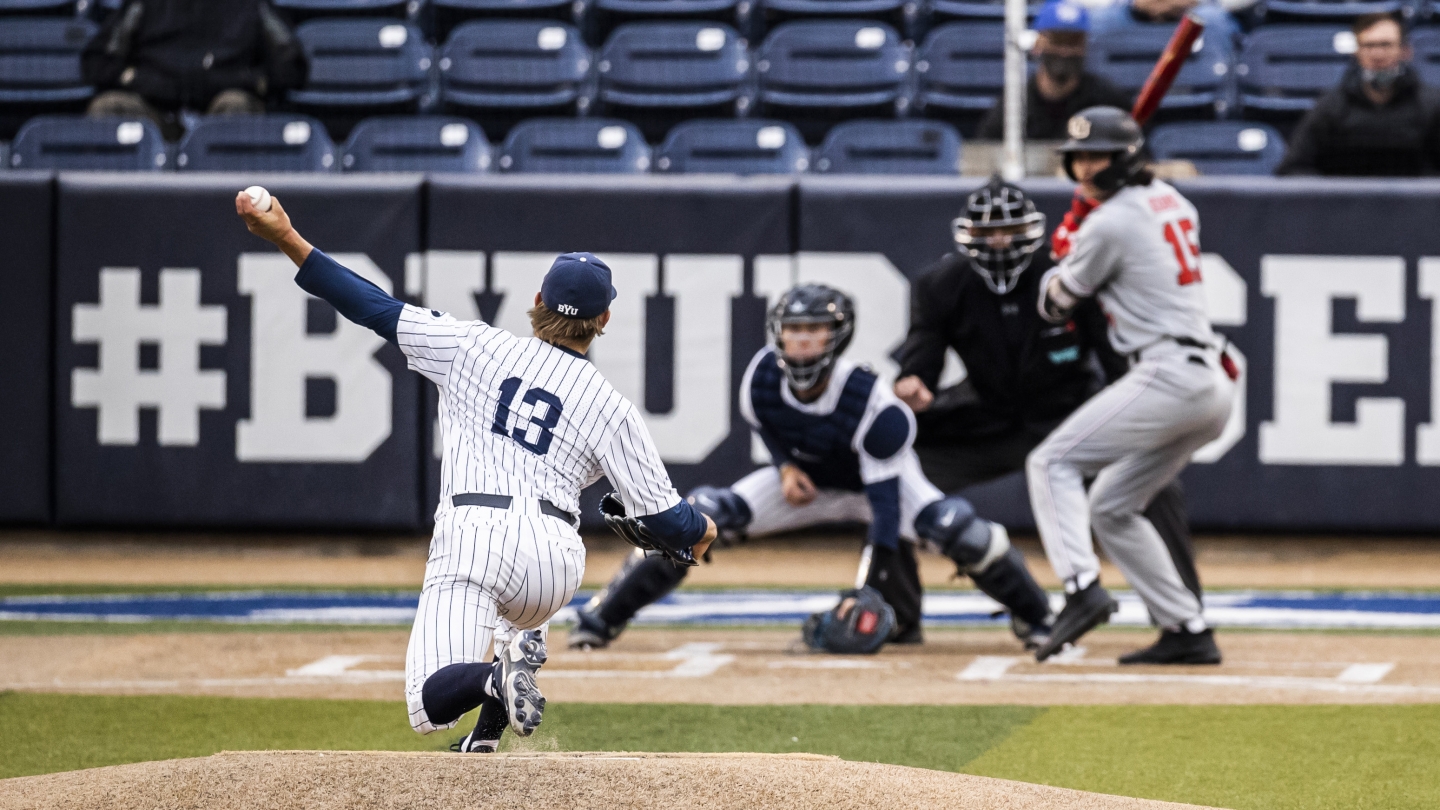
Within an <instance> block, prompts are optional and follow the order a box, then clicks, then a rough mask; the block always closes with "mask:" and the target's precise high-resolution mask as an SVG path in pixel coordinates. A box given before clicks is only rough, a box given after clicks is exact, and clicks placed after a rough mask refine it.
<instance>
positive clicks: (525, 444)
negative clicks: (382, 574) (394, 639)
mask: <svg viewBox="0 0 1440 810" xmlns="http://www.w3.org/2000/svg"><path fill="white" fill-rule="evenodd" d="M272 200H273V198H272ZM235 208H236V211H237V212H238V213H239V214H240V216H241V217H243V218H244V220H245V225H246V226H247V227H248V228H249V229H250V232H251V233H254V234H255V235H257V236H260V237H262V238H264V239H267V240H269V241H270V242H272V243H274V244H275V246H276V247H278V248H280V250H281V251H282V252H283V253H284V254H285V255H286V256H288V257H290V259H291V260H292V261H294V262H295V264H296V266H297V267H299V272H298V273H297V274H296V276H295V282H296V284H298V285H299V286H300V287H301V288H302V289H304V290H305V291H306V292H308V293H310V294H311V295H314V296H317V297H319V298H322V299H324V300H325V301H327V302H329V303H330V304H331V305H333V306H334V307H335V309H336V310H338V311H339V312H340V314H341V315H344V316H345V317H346V318H347V319H349V320H351V321H354V322H355V323H357V324H360V325H361V326H365V327H367V328H369V329H373V330H374V331H375V333H376V334H378V335H380V336H381V337H383V338H385V339H386V340H388V341H390V342H392V343H395V344H397V345H398V346H399V347H400V351H401V352H403V353H404V355H405V359H406V362H407V364H408V365H409V367H410V368H412V369H414V370H415V371H418V372H419V373H421V374H423V375H425V377H426V378H428V379H429V380H430V381H431V382H433V383H435V385H436V386H437V387H438V388H439V389H440V421H439V425H440V436H441V444H442V446H443V450H444V453H443V457H442V461H441V485H440V503H439V507H438V508H437V509H436V512H435V533H434V539H433V540H432V542H431V545H430V557H429V560H428V562H427V563H426V566H425V584H424V590H423V592H422V593H421V596H420V607H419V612H418V613H417V614H416V616H415V626H414V628H413V629H412V630H411V633H410V645H409V650H408V652H407V654H406V659H405V697H406V701H407V703H408V706H409V712H410V724H411V726H412V727H414V729H415V730H416V731H418V732H420V733H422V734H428V733H430V732H432V731H435V730H437V729H441V728H450V727H452V726H453V725H455V723H456V722H457V721H458V720H459V719H460V717H461V716H462V715H464V714H465V713H466V712H468V711H470V710H471V709H474V708H475V707H476V706H480V707H481V711H480V720H479V722H478V723H477V724H476V726H475V729H474V730H473V731H471V732H470V733H469V734H468V735H466V737H465V738H464V739H462V740H461V741H460V742H459V743H458V744H457V745H456V746H452V749H453V750H459V751H463V752H491V751H494V750H495V749H496V747H497V746H498V745H499V742H500V736H501V733H502V732H503V731H504V729H505V726H506V725H507V724H508V725H509V727H510V728H511V729H513V730H514V731H515V733H516V734H519V735H521V736H525V735H529V734H530V733H531V732H533V731H534V730H535V727H536V726H538V725H539V724H540V719H541V713H542V712H543V711H544V709H545V698H544V697H543V696H541V694H540V690H539V689H538V687H537V686H536V683H535V676H536V672H537V671H538V670H539V669H540V666H541V665H542V664H544V663H545V657H546V650H545V638H546V627H547V624H546V623H547V622H548V621H549V619H550V617H551V616H553V615H554V614H555V612H556V611H557V610H559V609H560V608H561V607H564V606H565V605H566V604H567V603H568V602H569V601H570V599H571V597H572V596H574V594H575V590H576V588H578V587H579V586H580V578H581V574H582V573H583V572H584V569H585V547H584V546H583V545H581V542H580V535H579V534H578V533H577V532H576V527H577V525H578V520H577V515H578V513H579V509H580V491H581V490H582V489H584V488H585V487H586V486H588V485H590V484H592V483H594V482H596V481H598V480H599V479H600V477H601V476H602V475H604V476H608V477H609V479H610V482H611V483H612V484H613V485H614V486H615V489H616V491H617V496H618V498H617V500H618V502H619V504H620V505H621V506H622V507H623V509H624V510H625V511H626V512H627V513H628V514H629V515H631V516H636V517H632V520H634V519H636V518H637V517H638V521H639V522H640V523H642V524H643V525H644V527H645V529H646V530H647V532H648V533H649V535H650V536H652V537H654V538H655V541H656V542H659V543H663V544H664V545H665V546H667V547H668V548H670V549H672V550H674V551H675V552H676V553H688V552H689V551H691V550H693V551H694V552H695V553H704V551H705V548H706V547H707V546H708V545H709V543H710V541H711V540H712V539H713V538H714V536H715V525H714V523H713V522H711V521H710V519H709V518H707V517H705V516H704V515H702V514H701V513H700V512H699V511H697V510H696V509H695V508H694V507H693V506H691V505H690V504H689V503H686V502H685V501H683V500H681V498H680V496H679V494H678V493H676V491H675V489H674V487H673V486H671V484H670V478H669V476H668V475H667V473H666V471H665V467H664V465H663V464H662V463H661V461H660V457H659V455H658V454H657V453H656V450H655V445H654V443H653V442H652V441H651V438H650V434H649V431H647V430H646V428H645V424H644V423H643V422H642V421H641V418H640V413H639V412H638V411H637V410H636V408H635V407H634V406H633V405H632V404H631V403H630V402H629V401H627V400H626V399H625V398H624V397H622V396H620V394H619V393H617V392H616V391H615V389H614V388H613V387H612V386H611V385H610V384H609V383H608V382H606V381H605V379H604V378H603V377H601V376H600V373H599V372H598V371H596V370H595V367H594V366H592V365H590V363H589V362H587V361H586V359H585V351H586V350H587V349H588V348H589V346H590V342H591V341H592V340H593V339H594V338H595V337H596V336H597V335H599V334H601V333H602V330H603V329H604V327H605V325H606V323H607V322H608V321H609V319H610V302H611V301H612V300H613V299H614V297H615V289H614V288H613V287H612V286H611V280H610V268H609V267H607V266H606V265H605V263H604V262H602V261H600V260H599V259H597V258H596V257H594V256H592V255H590V254H588V253H567V254H564V255H562V256H560V257H559V258H557V259H556V260H555V263H554V265H553V266H552V267H551V268H550V271H549V272H548V273H547V274H546V276H545V279H544V281H543V283H542V285H541V289H540V292H539V293H537V294H536V295H535V306H534V308H533V309H531V310H530V321H531V324H532V326H533V328H534V331H535V337H525V338H522V337H517V336H516V335H512V334H510V333H508V332H506V331H504V330H501V329H496V328H495V327H493V326H490V325H489V324H486V323H484V322H482V321H458V320H456V319H455V318H453V317H451V316H449V315H447V314H445V313H442V312H437V311H435V310H430V309H421V308H419V307H414V306H409V305H407V304H405V303H403V302H401V301H398V300H396V299H394V298H392V297H390V296H389V295H388V294H386V293H385V292H384V291H382V290H380V289H379V288H378V287H376V286H375V285H373V284H371V283H369V282H368V281H365V280H364V279H362V278H360V277H359V276H357V275H356V274H354V273H352V272H350V271H349V270H347V269H346V268H344V267H342V266H340V265H339V264H338V263H336V262H335V260H334V259H332V258H330V257H329V256H327V255H325V253H323V252H322V251H320V250H317V249H315V248H312V247H311V245H310V244H309V243H308V242H306V241H305V240H304V239H303V238H301V236H300V234H299V233H297V232H296V231H295V229H294V228H293V227H291V224H290V218H289V217H288V216H287V215H286V214H285V209H284V208H282V207H281V205H280V201H279V200H273V201H272V203H271V207H270V208H269V209H268V210H264V211H262V210H260V209H259V208H257V207H256V206H255V204H254V203H253V202H252V201H251V198H250V197H249V196H248V195H247V194H246V193H245V192H241V193H240V194H239V195H238V196H237V197H236V199H235ZM492 641H493V643H494V651H495V660H494V663H488V662H484V656H485V654H486V650H487V648H489V647H490V646H491V643H492Z"/></svg>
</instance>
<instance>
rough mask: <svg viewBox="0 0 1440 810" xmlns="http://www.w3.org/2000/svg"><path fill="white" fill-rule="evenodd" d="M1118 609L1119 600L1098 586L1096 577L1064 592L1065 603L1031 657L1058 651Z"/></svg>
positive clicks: (1047, 655)
mask: <svg viewBox="0 0 1440 810" xmlns="http://www.w3.org/2000/svg"><path fill="white" fill-rule="evenodd" d="M1119 609H1120V605H1119V603H1117V602H1116V601H1115V600H1114V599H1113V598H1111V596H1110V592H1109V591H1107V590H1105V589H1104V588H1102V587H1100V580H1098V579H1097V580H1095V581H1094V582H1092V583H1090V584H1089V586H1087V587H1086V588H1084V589H1083V590H1079V591H1076V592H1075V593H1072V594H1067V595H1066V596H1065V607H1064V609H1063V610H1061V611H1060V615H1059V616H1056V617H1055V624H1054V625H1053V626H1052V627H1051V629H1050V638H1048V639H1046V640H1045V643H1043V644H1041V645H1040V646H1039V647H1038V648H1037V649H1036V650H1035V660H1036V661H1044V660H1045V659H1046V658H1049V657H1050V656H1052V655H1054V654H1055V653H1057V652H1060V648H1062V647H1064V646H1065V645H1066V644H1072V643H1074V642H1075V641H1077V640H1079V638H1080V637H1081V636H1083V635H1085V634H1086V633H1088V632H1090V631H1091V630H1093V629H1095V627H1096V626H1097V625H1101V624H1104V623H1105V622H1108V621H1110V616H1111V614H1113V613H1114V612H1115V611H1117V610H1119Z"/></svg>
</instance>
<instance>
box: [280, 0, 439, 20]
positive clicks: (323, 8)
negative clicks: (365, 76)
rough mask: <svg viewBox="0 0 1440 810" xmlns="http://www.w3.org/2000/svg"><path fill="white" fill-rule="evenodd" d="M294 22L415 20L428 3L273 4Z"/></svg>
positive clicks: (303, 0)
mask: <svg viewBox="0 0 1440 810" xmlns="http://www.w3.org/2000/svg"><path fill="white" fill-rule="evenodd" d="M270 2H271V5H273V6H275V7H276V8H278V9H280V10H281V11H283V12H284V13H285V15H286V16H287V17H289V18H290V19H291V20H293V21H295V22H301V21H304V20H310V19H314V18H317V17H391V18H399V19H403V18H406V17H410V18H414V17H415V16H416V15H418V14H419V12H420V7H421V6H422V5H424V2H425V0H270Z"/></svg>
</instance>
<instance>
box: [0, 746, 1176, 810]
mask: <svg viewBox="0 0 1440 810" xmlns="http://www.w3.org/2000/svg"><path fill="white" fill-rule="evenodd" d="M52 807H85V808H105V809H106V810H129V808H136V810H140V808H144V810H154V809H155V808H164V810H181V809H182V808H207V810H242V809H243V810H250V809H251V808H256V809H257V810H258V809H259V808H264V809H265V810H290V809H291V808H295V810H299V808H305V810H329V808H335V809H336V810H341V808H344V810H360V809H361V808H385V809H386V810H405V809H407V808H415V810H441V809H442V808H470V807H537V808H538V807H566V808H590V807H594V808H650V807H654V808H677V807H684V808H702V807H703V808H732V807H733V808H744V810H755V809H756V808H781V807H783V808H792V807H824V808H826V810H840V808H857V809H862V810H874V808H876V807H946V808H950V809H952V810H962V809H963V810H1001V809H1002V808H1003V809H1004V810H1010V808H1014V809H1015V810H1019V808H1026V809H1027V810H1042V809H1045V810H1049V809H1050V808H1054V810H1059V809H1060V808H1065V810H1070V809H1071V808H1074V810H1082V808H1083V810H1100V809H1101V808H1104V809H1105V810H1110V808H1117V809H1118V808H1125V809H1126V810H1142V808H1144V809H1148V808H1155V809H1156V810H1158V809H1159V808H1180V807H1193V805H1180V804H1171V803H1168V802H1153V801H1145V800H1142V799H1128V798H1123V797H1117V796H1105V795H1101V794H1098V793H1085V792H1082V791H1077V790H1064V789H1061V788H1052V787H1042V786H1040V785H1030V784H1026V783H1023V782H1009V781H1005V780H1003V779H987V778H985V777H980V776H967V775H964V774H955V773H943V772H940V771H929V770H922V769H918V768H904V767H900V766H896V765H877V764H873V763H866V762H846V761H844V760H841V759H837V758H835V757H822V756H815V755H811V754H778V755H777V754H621V753H573V754H556V753H548V754H497V755H491V756H464V757H462V756H456V755H454V754H450V755H446V754H403V753H384V752H349V751H276V752H269V751H266V752H223V753H219V754H216V755H214V756H211V757H205V758H202V759H177V760H168V761H165V762H143V763H139V764H135V765H117V766H113V767H109V768H92V769H90V770H85V771H72V772H69V773H56V774H48V775H45V776H27V777H22V778H19V779H5V780H0V808H6V810H10V808H37V810H38V808H52Z"/></svg>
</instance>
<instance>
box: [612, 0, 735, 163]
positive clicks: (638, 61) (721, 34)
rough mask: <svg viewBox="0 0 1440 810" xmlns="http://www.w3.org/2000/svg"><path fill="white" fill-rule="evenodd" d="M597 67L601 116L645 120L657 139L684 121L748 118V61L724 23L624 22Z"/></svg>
mask: <svg viewBox="0 0 1440 810" xmlns="http://www.w3.org/2000/svg"><path fill="white" fill-rule="evenodd" d="M595 69H596V72H597V74H598V76H599V95H598V101H599V102H600V112H602V113H604V114H610V115H620V116H623V117H625V118H627V119H631V120H634V121H636V122H637V123H640V124H641V129H642V130H643V131H645V134H646V135H647V136H648V137H651V138H653V139H655V140H658V139H659V138H660V137H661V136H662V135H664V133H665V132H667V131H668V130H669V129H670V127H671V126H673V125H674V124H675V123H677V121H678V120H679V118H682V117H696V116H700V115H710V116H725V115H733V114H736V113H740V114H743V113H744V112H746V111H747V110H748V109H749V106H750V101H751V99H750V89H749V78H750V56H749V54H748V53H746V50H745V41H744V40H742V39H741V38H740V36H739V35H738V34H736V33H735V31H734V29H732V28H730V27H729V26H726V25H719V24H716V23H712V22H642V23H629V24H627V25H622V26H620V27H619V28H617V29H615V33H614V34H612V35H611V36H610V39H609V41H607V42H606V43H605V47H604V48H602V49H601V51H600V53H599V55H598V56H597V57H596V68H595ZM646 119H650V120H646Z"/></svg>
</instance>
